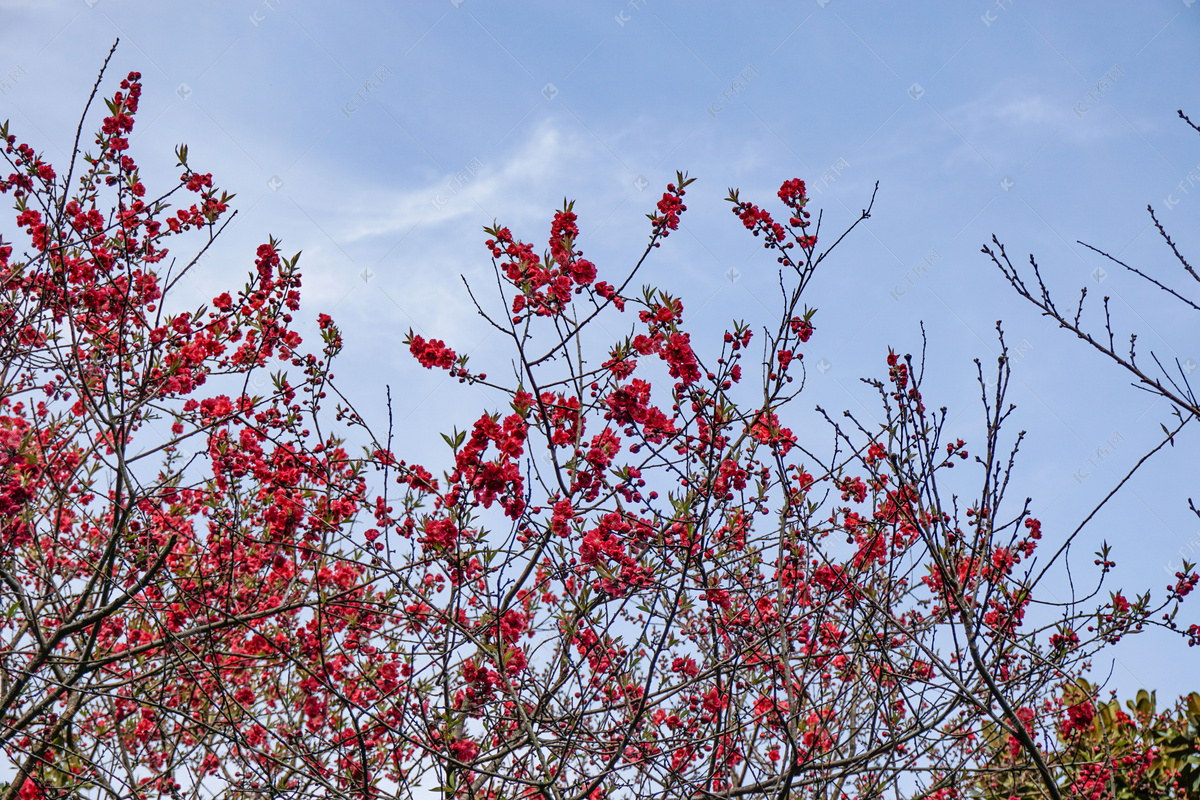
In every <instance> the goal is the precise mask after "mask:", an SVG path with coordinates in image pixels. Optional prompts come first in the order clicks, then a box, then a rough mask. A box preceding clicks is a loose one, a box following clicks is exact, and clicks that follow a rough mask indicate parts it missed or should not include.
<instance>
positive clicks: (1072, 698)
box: [970, 679, 1200, 800]
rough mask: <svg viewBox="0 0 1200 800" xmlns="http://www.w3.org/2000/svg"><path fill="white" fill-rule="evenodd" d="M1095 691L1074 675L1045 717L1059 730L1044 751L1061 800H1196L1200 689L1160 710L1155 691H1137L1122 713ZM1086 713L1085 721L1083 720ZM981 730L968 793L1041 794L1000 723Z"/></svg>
mask: <svg viewBox="0 0 1200 800" xmlns="http://www.w3.org/2000/svg"><path fill="white" fill-rule="evenodd" d="M1097 691H1098V689H1097V687H1095V686H1093V685H1091V684H1090V683H1088V682H1087V681H1086V680H1083V679H1079V680H1078V681H1076V682H1075V683H1074V684H1068V685H1067V686H1066V687H1065V689H1064V691H1063V693H1062V696H1061V697H1060V698H1059V699H1058V702H1057V703H1056V704H1054V707H1053V708H1051V709H1050V710H1048V711H1046V710H1044V711H1043V714H1042V716H1043V717H1045V719H1044V720H1043V722H1045V723H1046V724H1047V727H1050V728H1052V729H1053V730H1054V731H1055V732H1056V738H1057V744H1058V747H1057V748H1055V749H1053V750H1046V751H1044V752H1043V755H1044V758H1045V760H1046V763H1047V764H1049V765H1050V767H1051V769H1052V770H1054V772H1055V774H1056V775H1057V776H1058V777H1059V782H1058V787H1059V790H1060V791H1061V792H1062V795H1063V797H1072V798H1073V797H1089V798H1090V797H1096V798H1116V800H1161V798H1168V797H1170V798H1186V799H1187V800H1200V693H1197V692H1192V693H1190V694H1189V695H1187V697H1182V698H1180V699H1179V700H1178V701H1177V702H1176V703H1175V705H1174V707H1173V708H1170V709H1166V710H1163V711H1161V712H1160V711H1159V710H1158V705H1157V698H1156V696H1155V693H1154V692H1147V691H1146V690H1145V689H1142V690H1139V691H1138V693H1137V695H1136V697H1135V699H1133V700H1127V701H1125V708H1126V709H1128V712H1127V711H1125V710H1123V709H1122V707H1121V704H1120V702H1119V701H1118V700H1117V699H1115V698H1113V699H1110V700H1109V701H1107V702H1097V701H1096V700H1095V699H1094V698H1095V696H1096V693H1097ZM1072 709H1074V710H1075V714H1074V715H1072V713H1071V710H1072ZM1089 709H1090V711H1089ZM1089 713H1090V714H1091V721H1090V723H1087V722H1082V720H1083V718H1085V717H1086V716H1088V714H1089ZM1055 715H1057V718H1054V716H1055ZM983 733H984V736H983V740H984V754H985V755H984V757H983V759H982V760H983V762H984V763H983V765H982V766H983V770H981V772H980V773H979V777H978V778H977V780H976V782H975V785H974V787H973V789H972V791H971V792H970V796H972V797H977V798H981V800H1009V799H1010V798H1019V800H1027V798H1028V800H1033V799H1034V798H1043V797H1044V796H1045V789H1044V787H1043V786H1042V785H1041V782H1040V780H1039V776H1038V774H1037V771H1036V770H1035V768H1034V765H1033V762H1032V760H1031V759H1030V758H1029V756H1028V755H1027V754H1026V753H1024V752H1023V751H1020V750H1019V749H1018V748H1016V747H1012V746H1010V742H1009V737H1008V736H1007V735H1005V734H1004V733H1003V732H1002V731H1001V730H1000V729H999V728H998V727H985V729H984V731H983Z"/></svg>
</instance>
